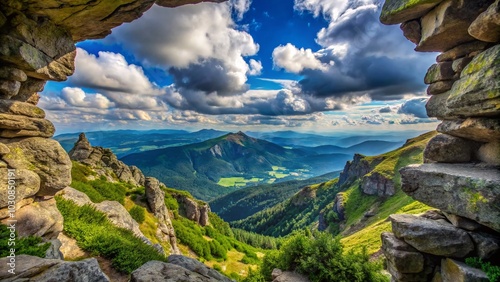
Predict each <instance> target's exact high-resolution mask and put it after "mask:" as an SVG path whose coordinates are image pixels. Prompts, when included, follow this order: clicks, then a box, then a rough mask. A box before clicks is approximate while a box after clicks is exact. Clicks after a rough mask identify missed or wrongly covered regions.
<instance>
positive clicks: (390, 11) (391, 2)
mask: <svg viewBox="0 0 500 282" xmlns="http://www.w3.org/2000/svg"><path fill="white" fill-rule="evenodd" d="M441 1H442V0H417V1H406V0H387V1H385V3H384V6H383V8H382V13H381V15H380V21H381V22H382V23H383V24H398V23H402V22H406V21H409V20H413V19H417V18H420V17H421V16H423V15H425V14H426V13H427V12H428V11H430V10H431V9H432V8H434V7H435V6H436V5H437V4H439V3H440V2H441Z"/></svg>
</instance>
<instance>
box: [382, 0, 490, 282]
mask: <svg viewBox="0 0 500 282" xmlns="http://www.w3.org/2000/svg"><path fill="white" fill-rule="evenodd" d="M499 11H500V1H499V0H496V1H494V0H477V1H467V0H465V1H458V0H447V1H442V0H432V1H423V0H417V1H406V0H387V1H385V4H384V7H383V10H382V14H381V16H380V20H381V21H382V22H383V23H385V24H401V29H402V31H403V33H404V36H405V37H406V38H408V40H410V41H412V42H413V43H415V44H416V48H415V50H416V51H423V52H427V51H438V52H442V53H441V54H440V55H439V56H438V57H437V58H436V62H437V63H436V64H434V65H432V66H431V67H430V68H429V70H428V72H427V74H426V76H425V79H424V81H425V83H426V84H429V87H428V88H427V93H428V94H429V95H431V97H430V100H429V102H428V103H427V106H426V108H427V113H428V115H429V116H431V117H437V118H438V119H440V120H442V123H441V124H440V125H439V126H438V131H439V132H440V133H442V134H439V135H437V136H436V137H434V138H433V139H431V140H430V142H429V144H428V145H427V148H426V150H425V152H424V158H425V162H426V163H424V164H423V165H412V166H409V167H406V168H403V169H402V170H401V171H400V172H401V180H402V187H401V188H402V190H403V191H404V192H406V193H407V194H408V195H410V196H412V197H413V198H414V199H416V200H418V201H420V202H423V203H425V204H427V205H429V206H432V207H435V208H438V209H439V210H441V211H438V212H434V213H431V214H425V215H423V216H410V215H392V216H391V217H390V220H391V222H392V230H393V233H384V234H383V235H382V243H383V251H384V254H385V256H386V258H387V260H388V270H389V272H390V273H391V275H392V277H393V280H394V281H489V280H488V277H487V276H486V274H485V273H484V272H482V271H481V270H479V269H474V268H472V267H470V266H468V265H466V264H465V263H464V259H465V258H467V257H479V258H481V259H485V260H489V259H495V258H496V259H497V258H498V254H499V250H500V209H499V207H500V170H499V166H500V119H499V116H500V83H499V81H500V80H499V76H500V44H499V43H500V16H499V15H500V14H499Z"/></svg>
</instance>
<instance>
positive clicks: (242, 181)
mask: <svg viewBox="0 0 500 282" xmlns="http://www.w3.org/2000/svg"><path fill="white" fill-rule="evenodd" d="M262 180H263V179H262V178H257V177H253V178H250V179H246V178H245V177H224V178H221V179H220V180H219V182H217V184H218V185H220V186H224V187H243V186H246V185H247V184H248V183H256V182H259V181H262Z"/></svg>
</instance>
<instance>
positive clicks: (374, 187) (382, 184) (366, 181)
mask: <svg viewBox="0 0 500 282" xmlns="http://www.w3.org/2000/svg"><path fill="white" fill-rule="evenodd" d="M361 190H362V191H363V193H365V194H367V195H377V196H379V197H387V196H392V195H394V194H395V193H396V187H395V185H394V181H392V179H391V178H389V177H387V176H385V175H383V174H381V173H379V172H372V173H370V174H367V175H365V176H364V177H363V180H362V181H361Z"/></svg>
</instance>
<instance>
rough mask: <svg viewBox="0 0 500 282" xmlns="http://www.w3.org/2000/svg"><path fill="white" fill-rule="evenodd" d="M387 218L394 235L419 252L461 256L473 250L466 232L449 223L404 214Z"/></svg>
mask: <svg viewBox="0 0 500 282" xmlns="http://www.w3.org/2000/svg"><path fill="white" fill-rule="evenodd" d="M389 218H390V220H391V222H392V231H393V232H394V235H396V237H397V238H400V239H403V240H404V241H405V242H406V243H408V244H410V245H411V246H412V247H414V248H415V249H417V250H419V251H421V252H424V253H428V254H432V255H437V256H447V257H458V258H462V257H465V256H466V255H468V254H469V253H471V252H472V251H473V250H474V244H473V243H472V240H471V239H470V237H469V235H468V234H467V232H465V231H463V230H461V229H459V228H456V227H454V226H453V225H451V224H449V223H441V222H436V221H434V220H431V219H427V218H422V217H417V216H414V215H405V214H393V215H391V216H390V217H389Z"/></svg>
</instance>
